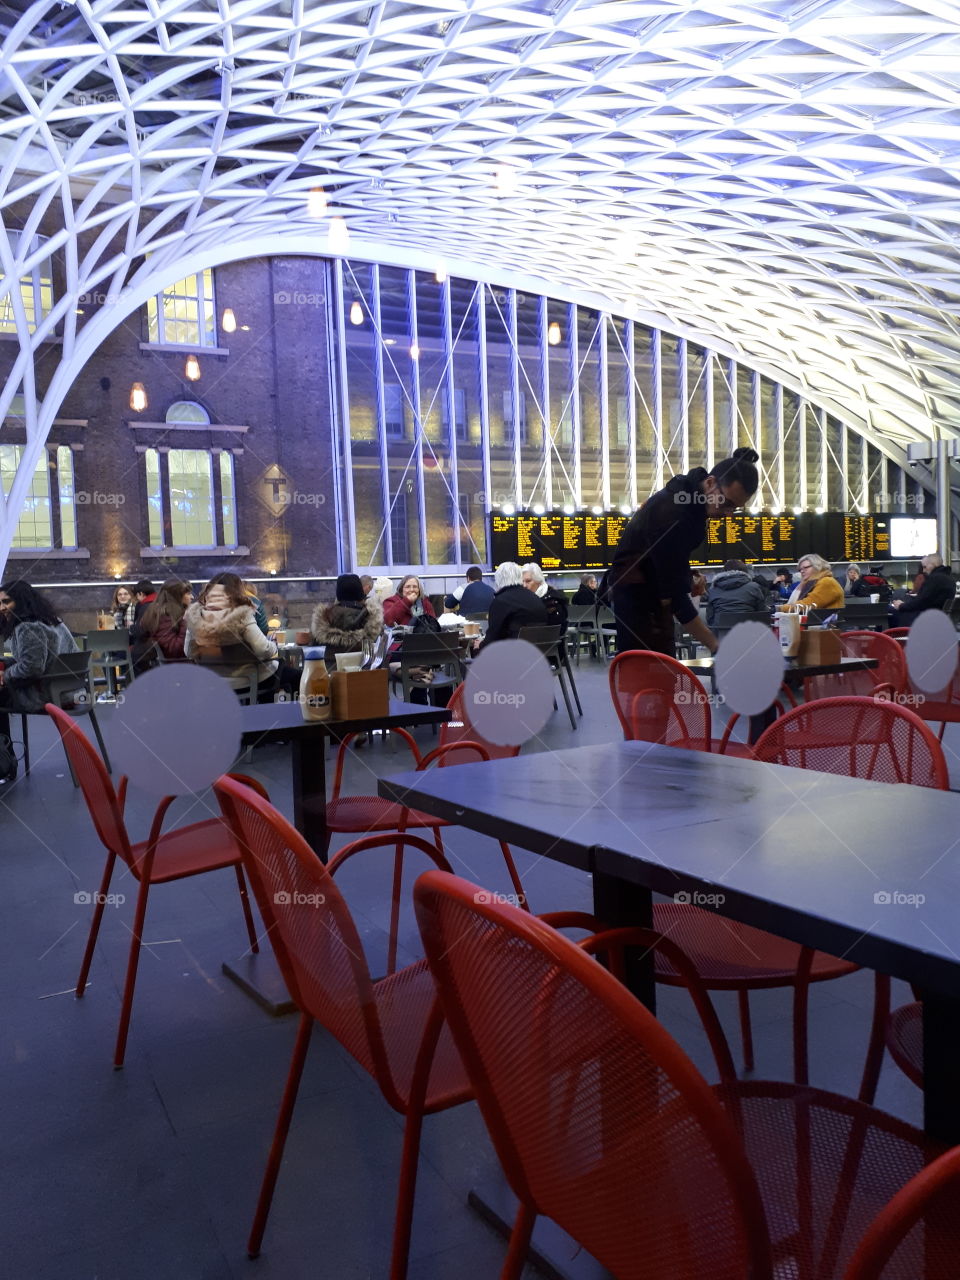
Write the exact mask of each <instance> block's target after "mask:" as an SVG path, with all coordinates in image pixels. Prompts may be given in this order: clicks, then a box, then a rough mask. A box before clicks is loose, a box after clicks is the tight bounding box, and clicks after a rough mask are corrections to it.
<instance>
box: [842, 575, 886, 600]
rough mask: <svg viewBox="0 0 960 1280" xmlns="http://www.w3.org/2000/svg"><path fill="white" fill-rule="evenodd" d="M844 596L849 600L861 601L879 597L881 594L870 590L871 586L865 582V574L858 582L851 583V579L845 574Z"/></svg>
mask: <svg viewBox="0 0 960 1280" xmlns="http://www.w3.org/2000/svg"><path fill="white" fill-rule="evenodd" d="M843 594H844V595H845V596H846V597H847V599H848V600H849V599H854V600H860V599H864V598H865V597H868V596H872V595H879V594H880V593H879V592H878V591H876V592H874V591H871V590H870V584H869V583H868V582H865V581H864V579H863V574H861V575H860V577H859V578H857V580H856V582H851V581H850V579H849V578H848V577H847V576H846V574H844V577H843Z"/></svg>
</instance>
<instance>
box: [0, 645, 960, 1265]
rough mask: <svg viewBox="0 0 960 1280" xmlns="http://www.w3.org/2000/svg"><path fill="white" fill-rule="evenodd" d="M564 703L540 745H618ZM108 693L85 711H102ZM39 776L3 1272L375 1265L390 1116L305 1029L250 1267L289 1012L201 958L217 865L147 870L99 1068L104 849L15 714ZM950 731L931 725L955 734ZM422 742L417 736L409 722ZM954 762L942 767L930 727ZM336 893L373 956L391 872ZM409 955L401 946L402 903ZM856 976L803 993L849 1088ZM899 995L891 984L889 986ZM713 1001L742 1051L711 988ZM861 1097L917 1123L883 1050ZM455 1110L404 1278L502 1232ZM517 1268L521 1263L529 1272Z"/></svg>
mask: <svg viewBox="0 0 960 1280" xmlns="http://www.w3.org/2000/svg"><path fill="white" fill-rule="evenodd" d="M579 684H580V692H581V698H582V701H583V704H584V710H585V715H584V718H583V720H582V722H581V724H580V727H579V729H578V730H577V731H576V732H573V731H572V730H571V729H570V725H569V722H568V720H567V718H566V714H565V712H564V711H563V708H562V705H561V709H560V710H559V711H558V712H557V713H556V714H555V715H554V716H553V718H552V720H551V722H550V723H549V725H548V726H547V729H546V730H545V732H544V734H543V736H542V740H541V741H539V742H538V743H537V744H536V745H535V746H532V747H528V748H525V750H530V749H537V750H548V749H552V748H558V747H568V746H572V745H576V744H578V743H583V744H586V743H594V742H604V741H611V740H613V739H615V738H617V737H619V731H618V726H617V723H616V720H615V717H614V714H613V711H612V708H611V705H610V701H609V695H608V692H607V683H606V675H605V672H604V670H603V669H602V668H601V667H600V666H599V665H597V664H594V663H590V662H587V661H585V662H584V665H583V666H582V667H581V668H580V672H579ZM111 714H112V708H110V707H105V708H104V709H103V712H102V715H103V721H104V723H105V725H106V726H108V725H109V719H110V716H111ZM30 730H31V743H32V754H33V757H34V767H33V771H32V773H31V776H30V777H29V778H28V779H20V780H19V781H18V782H16V783H15V784H13V785H8V786H6V787H0V848H2V858H3V868H4V875H3V884H2V890H0V948H2V964H0V1008H2V1013H3V1017H2V1022H0V1026H2V1032H0V1089H2V1093H0V1096H2V1098H3V1121H4V1123H3V1138H4V1148H5V1152H4V1154H5V1160H4V1164H5V1169H6V1177H5V1179H4V1194H3V1196H2V1197H0V1224H2V1231H0V1234H2V1239H3V1249H4V1253H3V1257H4V1262H3V1274H4V1275H5V1276H9V1277H11V1278H12V1280H141V1278H142V1280H174V1278H177V1280H228V1278H229V1280H272V1278H273V1277H276V1278H277V1280H281V1278H282V1280H308V1278H309V1280H317V1278H318V1277H319V1278H320V1280H354V1278H355V1280H374V1278H375V1280H381V1278H383V1277H386V1275H387V1264H388V1256H389V1243H390V1235H391V1226H392V1213H393V1206H394V1196H395V1186H396V1173H397V1169H398V1162H399V1155H400V1143H401V1136H402V1127H401V1120H400V1118H399V1117H397V1116H396V1115H395V1113H393V1112H392V1111H391V1110H390V1109H389V1108H388V1107H387V1105H386V1104H385V1103H384V1101H383V1100H382V1098H381V1096H380V1094H379V1091H378V1090H377V1089H376V1087H375V1086H374V1085H373V1084H372V1083H371V1082H370V1080H369V1078H368V1077H367V1076H366V1075H365V1073H364V1072H363V1071H362V1070H361V1069H360V1068H359V1067H357V1066H356V1064H355V1063H354V1062H353V1061H352V1060H351V1059H350V1058H349V1057H348V1056H347V1055H346V1054H345V1053H344V1052H343V1051H342V1050H341V1049H340V1048H339V1046H338V1045H336V1044H335V1043H334V1042H332V1040H331V1039H330V1038H329V1037H328V1036H326V1035H325V1034H323V1033H322V1032H317V1033H315V1035H314V1038H313V1044H312V1047H311V1052H310V1057H309V1059H308V1062H307V1068H306V1072H305V1076H304V1081H303V1086H302V1088H301V1094H300V1100H299V1105H298V1108H297V1111H296V1114H295V1118H294V1123H293V1128H292V1132H291V1137H290V1140H289V1144H288V1148H287V1155H286V1160H285V1163H284V1166H283V1169H282V1171H281V1175H280V1181H279V1184H278V1189H277V1194H276V1197H275V1201H274V1206H273V1212H272V1216H271V1220H270V1223H269V1226H268V1229H267V1235H266V1238H265V1242H264V1251H263V1254H262V1256H261V1258H260V1259H259V1260H257V1261H256V1262H250V1261H249V1260H248V1259H247V1258H246V1254H245V1250H244V1245H245V1241H246V1235H247V1231H248V1227H249V1222H250V1217H251V1214H252V1210H253V1205H254V1202H255V1199H256V1194H257V1189H258V1186H259V1179H260V1176H261V1172H262V1168H263V1163H264V1160H265V1156H266V1151H267V1146H268V1143H269V1138H270V1135H271V1132H272V1126H273V1122H274V1118H275V1114H276V1108H277V1104H278V1101H279V1097H280V1092H281V1088H282V1085H283V1081H284V1079H285V1076H286V1071H287V1065H288V1059H289V1054H290V1050H291V1048H292V1044H293V1037H294V1031H295V1019H294V1018H293V1017H286V1018H280V1019H274V1018H271V1017H269V1016H268V1015H267V1014H265V1013H264V1012H262V1011H261V1010H260V1009H259V1008H258V1007H257V1006H256V1005H254V1004H253V1003H252V1002H251V1000H250V999H249V998H248V997H246V996H245V995H244V994H242V993H241V992H240V991H239V990H238V989H237V988H236V987H235V986H234V985H233V984H232V983H231V982H229V981H228V980H226V979H225V978H224V977H223V975H222V973H221V964H222V962H223V961H225V960H231V959H237V958H239V957H240V956H242V954H243V953H244V952H245V950H246V945H247V944H246V938H245V933H244V928H243V921H242V918H241V914H240V909H239V903H238V900H237V895H236V890H235V885H234V882H233V879H232V873H229V872H218V873H215V874H211V875H205V876H200V877H196V878H194V879H192V880H186V881H181V882H179V883H175V884H171V885H164V886H159V887H156V888H155V889H154V891H153V892H152V893H151V900H150V909H149V913H148V917H147V928H146V936H147V938H148V939H149V944H150V945H149V946H148V947H147V948H146V950H145V953H144V955H143V958H142V961H141V965H140V975H139V980H138V987H137V994H136V1000H135V1004H134V1012H133V1020H132V1025H131V1034H130V1042H129V1049H128V1053H127V1061H126V1066H125V1068H124V1069H123V1070H122V1071H119V1072H115V1071H113V1070H112V1067H111V1062H112V1051H113V1040H114V1035H115V1031H116V1022H117V1016H118V1012H119V1003H120V986H121V983H122V977H123V972H124V967H125V964H126V957H127V948H128V944H129V939H130V932H129V925H130V923H131V921H132V916H133V905H134V903H133V890H132V887H131V885H130V880H129V877H126V878H120V879H118V880H117V882H116V883H115V884H114V889H115V891H117V892H120V893H123V892H125V893H126V896H127V900H126V902H125V903H123V904H122V905H118V906H116V907H109V908H108V909H107V911H106V918H105V922H104V927H103V930H102V933H101V940H100V945H99V947H98V951H97V954H96V957H95V960H94V965H93V970H92V974H91V983H90V987H89V989H88V991H87V994H86V996H85V998H84V999H83V1000H81V1001H78V1000H76V999H75V998H74V996H73V986H74V984H75V982H76V977H77V971H78V968H79V964H80V958H81V954H82V951H83V945H84V941H85V937H86V931H87V927H88V924H89V917H90V910H91V908H90V907H89V906H88V905H86V904H85V903H84V902H82V901H78V900H77V895H78V894H82V893H83V892H85V891H86V892H89V891H91V890H94V889H95V888H96V887H97V884H98V882H99V878H100V873H101V869H102V865H103V853H102V849H101V846H100V845H99V842H98V840H97V838H96V835H95V833H94V831H93V828H92V825H91V822H90V819H89V816H88V814H87V810H86V808H85V806H84V803H83V800H82V798H81V796H80V793H79V792H77V791H75V790H74V788H73V787H72V785H71V783H70V778H69V775H68V774H67V772H66V769H65V765H64V758H63V754H62V750H61V748H60V745H59V740H57V739H56V738H55V735H54V732H53V727H52V725H49V724H47V723H46V722H45V721H44V720H43V719H42V718H34V719H32V720H31V722H30ZM952 732H953V730H952V729H951V730H950V731H948V733H952ZM419 737H420V739H421V742H422V745H423V746H424V747H425V748H427V749H429V747H430V746H431V745H433V740H432V735H431V732H430V730H429V729H425V730H422V731H419ZM946 745H947V747H948V755H949V757H950V760H951V766H952V767H954V768H955V770H956V772H957V776H960V768H958V767H957V766H958V761H957V756H956V754H955V752H954V750H953V749H952V748H953V743H952V740H951V738H950V737H949V736H948V740H947V744H946ZM408 759H409V757H408V756H407V755H405V754H404V751H403V750H402V749H401V750H398V751H397V752H396V754H394V753H393V752H392V751H391V749H390V748H389V747H388V746H387V745H386V744H385V743H384V742H383V741H381V740H375V741H374V742H373V743H372V744H371V745H370V746H368V747H367V748H366V749H365V750H363V751H359V752H351V754H350V760H349V764H348V768H347V773H346V781H345V790H346V791H349V792H370V791H374V790H375V780H376V778H377V777H380V776H383V775H386V774H389V773H396V772H400V771H402V770H403V769H405V768H406V767H408V766H407V762H408ZM244 768H245V769H246V771H248V772H251V773H253V774H254V775H255V776H257V777H258V778H260V779H261V780H262V781H263V782H264V783H265V784H266V785H267V787H268V788H269V790H270V793H271V796H272V797H273V799H274V802H275V803H276V804H277V805H278V807H279V808H280V809H281V810H283V811H285V812H290V809H291V798H290V764H289V752H288V749H287V748H285V747H282V746H271V747H265V748H258V749H257V750H256V751H255V752H254V756H253V761H252V763H250V764H245V765H244ZM211 808H212V806H211V804H210V798H209V796H205V797H201V798H200V799H199V800H197V799H191V800H189V801H188V800H181V801H178V802H177V806H176V809H175V811H174V814H172V815H171V820H173V819H174V818H175V817H176V816H178V815H179V816H180V817H181V818H184V817H186V816H187V815H188V814H189V815H190V817H191V819H193V820H195V819H196V818H197V817H199V816H204V815H205V814H206V813H207V812H208V811H209V810H211ZM151 812H152V805H151V802H150V801H149V799H148V798H147V797H146V796H143V795H142V794H137V793H136V792H134V793H132V794H131V797H130V801H129V804H128V821H129V825H130V828H131V830H132V832H133V833H134V834H135V836H136V837H138V838H140V837H142V835H144V834H145V833H146V826H147V823H148V820H149V815H150V813H151ZM445 844H446V847H447V853H448V856H449V857H450V859H451V861H452V863H453V864H454V867H455V869H457V870H458V871H459V872H460V873H461V874H463V875H465V876H467V877H469V878H472V879H474V880H477V881H479V882H481V883H483V884H484V885H485V886H486V887H488V888H492V889H498V890H501V891H503V892H507V891H508V890H509V889H510V885H509V882H508V880H507V877H506V873H505V871H504V870H503V864H502V860H501V858H500V854H499V850H498V848H497V846H496V845H495V844H494V843H493V842H492V841H490V840H487V839H485V838H483V837H481V836H478V835H474V834H472V833H470V832H465V831H460V830H450V831H448V832H446V833H445ZM516 852H517V861H518V865H519V868H520V872H521V875H522V876H524V880H525V886H526V889H527V891H528V893H529V896H530V900H531V903H532V905H533V907H534V909H535V910H538V911H548V910H556V909H560V908H568V909H583V910H588V909H589V908H590V905H591V894H590V886H589V883H588V879H587V877H586V876H584V875H581V874H579V873H576V872H573V871H571V870H568V869H566V868H563V867H559V866H557V865H555V864H552V863H549V862H545V861H543V860H540V859H537V858H534V857H533V856H532V855H529V854H524V853H523V851H520V850H518V851H516ZM340 883H341V887H342V888H343V890H344V892H345V893H346V895H347V897H348V900H349V902H350V904H351V906H352V908H353V910H354V912H355V914H356V916H357V918H358V922H359V924H360V928H361V932H362V936H363V938H364V944H365V946H366V947H367V948H368V951H369V959H370V964H371V969H372V970H373V971H374V972H377V971H378V961H379V960H382V956H383V954H384V951H385V941H386V933H385V927H386V919H387V910H386V903H387V898H388V894H389V879H388V869H387V865H386V861H385V862H384V875H383V877H382V878H378V876H377V875H376V874H375V872H374V870H373V867H372V864H371V863H370V862H366V863H365V864H364V865H363V867H362V868H361V867H360V866H359V860H358V865H357V866H356V867H354V868H349V867H347V868H345V870H344V874H343V876H342V878H341V880H340ZM403 944H404V948H405V954H406V956H407V957H408V958H409V957H412V956H413V955H415V954H416V952H417V945H418V944H417V937H416V930H415V927H414V924H413V921H412V917H411V915H410V913H409V912H407V913H406V914H405V918H404V921H403ZM871 995H872V985H871V978H870V976H869V975H868V974H865V973H859V974H855V975H853V976H851V977H848V978H845V979H843V980H841V981H839V982H832V983H825V984H821V985H820V986H819V987H817V988H815V989H814V993H813V996H812V1019H811V1062H812V1074H813V1083H815V1084H817V1085H820V1086H823V1087H825V1088H831V1089H836V1090H838V1091H840V1092H845V1093H855V1091H856V1087H857V1084H858V1082H859V1075H860V1070H861V1067H862V1061H863V1053H864V1049H865V1045H866V1038H867V1033H868V1028H869V1011H870V1000H871ZM895 998H897V999H901V1000H902V999H906V998H909V996H908V993H907V992H906V991H905V989H903V990H899V991H897V992H895ZM717 1004H718V1007H719V1009H720V1012H721V1015H722V1017H723V1019H724V1023H725V1026H726V1027H727V1030H728V1033H729V1034H730V1036H731V1043H732V1045H733V1046H734V1048H735V1051H738V1049H739V1045H738V1042H737V1040H736V1032H735V1009H734V1006H733V999H732V997H729V998H727V997H722V996H721V997H718V999H717ZM752 1005H753V1008H754V1018H755V1035H756V1041H757V1045H756V1047H757V1069H756V1072H755V1075H756V1076H757V1077H758V1078H773V1079H788V1078H789V1075H790V1002H789V996H788V994H787V993H784V992H776V991H772V992H760V993H757V994H755V995H754V996H753V997H752ZM659 1010H660V1016H661V1017H662V1019H663V1020H664V1022H665V1024H666V1025H667V1027H668V1028H669V1029H670V1030H671V1032H672V1033H673V1034H674V1035H675V1036H676V1037H677V1038H678V1040H679V1041H680V1043H681V1044H682V1045H683V1046H684V1047H685V1048H686V1049H687V1051H688V1052H689V1053H690V1054H691V1056H692V1057H693V1058H694V1060H695V1061H696V1062H697V1064H698V1065H699V1066H700V1067H701V1069H702V1070H704V1071H705V1073H706V1074H708V1075H709V1076H711V1078H712V1072H711V1067H710V1060H709V1057H708V1055H707V1052H706V1046H705V1043H704V1037H703V1035H702V1034H701V1032H700V1030H699V1026H698V1024H697V1023H696V1022H695V1021H694V1019H693V1018H692V1016H691V1014H690V1010H689V1009H688V1007H687V1004H686V1000H685V997H684V996H683V994H682V993H679V992H673V991H670V990H662V992H661V996H660V1000H659ZM878 1105H880V1106H883V1107H885V1108H886V1109H888V1110H890V1111H893V1112H895V1113H896V1114H898V1115H901V1116H903V1117H904V1118H906V1119H908V1120H910V1121H912V1122H914V1123H918V1122H919V1120H920V1110H921V1108H920V1095H919V1093H918V1092H917V1090H916V1089H914V1087H913V1086H912V1085H910V1084H909V1083H908V1082H907V1081H906V1080H905V1079H904V1078H903V1077H902V1076H901V1075H900V1074H899V1073H898V1072H897V1070H896V1068H895V1067H893V1066H892V1065H891V1064H890V1062H889V1061H887V1063H886V1064H885V1066H884V1071H883V1077H882V1080H881V1085H880V1091H879V1094H878ZM495 1165H496V1162H495V1159H494V1157H493V1155H492V1152H491V1150H490V1146H489V1143H488V1141H487V1138H486V1136H485V1133H484V1129H483V1125H482V1123H481V1121H480V1118H479V1115H478V1114H477V1112H476V1109H475V1108H474V1107H473V1106H472V1105H470V1106H466V1107H461V1108H458V1109H457V1110H455V1111H452V1112H449V1113H447V1114H444V1115H440V1116H435V1117H430V1118H428V1120H427V1122H426V1124H425V1136H424V1150H423V1158H422V1162H421V1169H420V1180H419V1187H418V1199H417V1211H416V1223H415V1228H414V1237H413V1246H412V1250H411V1268H410V1275H411V1280H448V1278H449V1280H452V1278H453V1277H458V1278H463V1277H491V1278H493V1277H496V1276H497V1275H498V1274H499V1269H500V1266H501V1264H502V1260H503V1255H504V1246H503V1244H502V1242H501V1241H500V1239H499V1238H498V1237H497V1236H496V1235H495V1234H494V1233H493V1232H492V1231H491V1230H490V1229H489V1228H488V1227H487V1226H485V1225H484V1224H483V1223H482V1222H481V1221H480V1220H479V1219H478V1218H477V1216H476V1215H475V1214H474V1213H473V1211H472V1210H471V1209H469V1208H468V1206H467V1204H466V1196H467V1192H468V1190H469V1188H470V1187H471V1186H472V1185H474V1184H475V1183H476V1181H477V1179H478V1178H482V1177H484V1176H487V1175H489V1174H490V1173H492V1172H493V1171H494V1170H495ZM528 1272H529V1274H530V1275H531V1276H532V1275H533V1272H532V1271H531V1270H530V1269H529V1268H528Z"/></svg>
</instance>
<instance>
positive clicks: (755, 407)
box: [749, 369, 777, 507]
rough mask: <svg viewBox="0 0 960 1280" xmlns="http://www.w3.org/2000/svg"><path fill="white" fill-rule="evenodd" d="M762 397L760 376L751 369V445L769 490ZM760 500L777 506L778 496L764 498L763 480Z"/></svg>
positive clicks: (771, 494) (772, 494) (766, 504)
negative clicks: (763, 436) (758, 458)
mask: <svg viewBox="0 0 960 1280" xmlns="http://www.w3.org/2000/svg"><path fill="white" fill-rule="evenodd" d="M760 395H761V383H760V375H759V373H757V371H756V369H751V370H750V433H749V436H750V440H749V442H750V444H752V445H753V447H754V449H756V451H757V453H759V454H760V466H761V468H762V469H761V472H760V475H761V476H762V477H765V478H766V482H767V489H769V488H770V469H769V467H767V465H766V459H765V458H764V456H763V451H762V449H761V448H760V445H761V436H762V434H763V433H762V430H761V426H762V423H763V410H762V405H761V403H760ZM760 498H761V503H762V505H763V506H764V507H767V506H776V501H777V499H776V494H774V493H770V494H769V495H768V496H766V497H765V496H764V493H763V482H762V480H761V484H760Z"/></svg>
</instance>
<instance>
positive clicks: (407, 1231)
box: [390, 1106, 423, 1280]
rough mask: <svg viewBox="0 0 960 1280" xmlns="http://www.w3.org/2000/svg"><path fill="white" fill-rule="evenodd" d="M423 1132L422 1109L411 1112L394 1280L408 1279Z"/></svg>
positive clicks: (392, 1272) (402, 1165) (395, 1238)
mask: <svg viewBox="0 0 960 1280" xmlns="http://www.w3.org/2000/svg"><path fill="white" fill-rule="evenodd" d="M422 1129H423V1110H422V1108H421V1107H419V1106H418V1107H415V1108H414V1109H412V1110H410V1111H408V1112H407V1120H406V1124H405V1125H404V1126H403V1155H402V1157H401V1159H400V1186H399V1187H398V1189H397V1212H396V1217H395V1219H394V1225H393V1249H392V1252H391V1258H390V1280H407V1267H408V1263H409V1258H410V1236H411V1235H412V1232H413V1207H414V1202H415V1200H416V1195H417V1167H418V1165H419V1163H420V1134H421V1131H422Z"/></svg>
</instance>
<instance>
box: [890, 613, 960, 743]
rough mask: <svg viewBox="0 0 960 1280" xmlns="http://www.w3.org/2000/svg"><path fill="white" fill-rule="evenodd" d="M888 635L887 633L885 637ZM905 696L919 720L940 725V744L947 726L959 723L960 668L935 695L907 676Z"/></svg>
mask: <svg viewBox="0 0 960 1280" xmlns="http://www.w3.org/2000/svg"><path fill="white" fill-rule="evenodd" d="M889 634H890V633H889V631H888V632H887V635H889ZM907 696H908V697H909V698H910V702H911V706H912V707H913V708H914V709H915V710H916V713H917V715H918V716H919V717H920V718H921V720H929V721H930V722H931V723H932V724H939V725H940V732H939V734H938V735H937V736H938V738H939V740H940V741H941V742H942V741H943V735H944V733H945V732H946V728H947V725H948V724H958V723H960V666H958V667H957V669H956V671H954V673H953V679H952V680H951V681H950V683H949V684H948V685H947V687H946V688H945V689H941V690H939V691H938V692H937V693H925V692H924V690H922V689H918V688H917V686H916V685H915V684H914V683H913V681H912V680H911V679H910V677H909V674H908V676H907Z"/></svg>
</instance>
